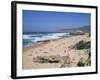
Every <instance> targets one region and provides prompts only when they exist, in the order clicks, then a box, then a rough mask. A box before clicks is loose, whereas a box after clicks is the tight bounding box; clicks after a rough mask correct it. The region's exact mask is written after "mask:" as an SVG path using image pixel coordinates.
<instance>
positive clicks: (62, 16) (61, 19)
mask: <svg viewBox="0 0 100 80" xmlns="http://www.w3.org/2000/svg"><path fill="white" fill-rule="evenodd" d="M90 18H91V15H90V14H89V13H70V12H51V11H50V12H49V11H33V10H32V11H31V10H23V32H53V31H57V30H60V29H65V28H75V27H81V26H87V25H90V20H91V19H90Z"/></svg>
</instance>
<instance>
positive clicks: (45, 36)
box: [23, 33, 69, 47]
mask: <svg viewBox="0 0 100 80" xmlns="http://www.w3.org/2000/svg"><path fill="white" fill-rule="evenodd" d="M63 36H69V33H24V34H23V47H30V46H32V45H35V44H40V43H41V42H43V41H45V40H50V39H59V38H61V37H63Z"/></svg>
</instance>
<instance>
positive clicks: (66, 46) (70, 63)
mask: <svg viewBox="0 0 100 80" xmlns="http://www.w3.org/2000/svg"><path fill="white" fill-rule="evenodd" d="M81 40H83V41H86V42H87V41H90V37H89V36H88V34H84V35H77V36H72V37H64V38H61V39H56V40H48V41H46V42H43V43H41V44H38V45H35V46H32V47H28V48H23V54H22V67H23V69H38V68H61V67H77V66H78V63H79V61H80V60H83V62H86V61H87V59H88V58H89V54H87V49H82V50H77V49H75V48H72V46H74V45H75V44H76V43H78V42H79V41H81Z"/></svg>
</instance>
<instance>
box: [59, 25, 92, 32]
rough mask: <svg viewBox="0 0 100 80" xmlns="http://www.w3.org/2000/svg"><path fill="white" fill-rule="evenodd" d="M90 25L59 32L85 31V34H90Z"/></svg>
mask: <svg viewBox="0 0 100 80" xmlns="http://www.w3.org/2000/svg"><path fill="white" fill-rule="evenodd" d="M90 30H91V29H90V25H88V26H82V27H76V28H65V29H59V30H58V31H59V32H76V31H83V32H90Z"/></svg>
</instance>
